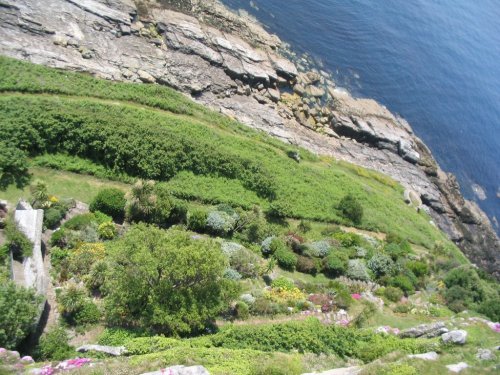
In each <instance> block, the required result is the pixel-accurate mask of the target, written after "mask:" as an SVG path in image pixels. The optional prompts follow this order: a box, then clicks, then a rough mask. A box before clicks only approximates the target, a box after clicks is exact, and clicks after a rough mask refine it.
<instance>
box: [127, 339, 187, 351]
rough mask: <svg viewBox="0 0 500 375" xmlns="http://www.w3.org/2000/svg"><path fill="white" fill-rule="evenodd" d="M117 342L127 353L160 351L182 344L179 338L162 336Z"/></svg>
mask: <svg viewBox="0 0 500 375" xmlns="http://www.w3.org/2000/svg"><path fill="white" fill-rule="evenodd" d="M119 344H120V345H123V346H125V348H126V349H127V355H142V354H148V353H154V352H161V351H164V350H168V349H171V348H174V347H176V346H182V345H183V344H182V341H181V340H177V339H173V338H170V337H163V336H153V337H136V338H128V339H124V340H123V342H120V343H119Z"/></svg>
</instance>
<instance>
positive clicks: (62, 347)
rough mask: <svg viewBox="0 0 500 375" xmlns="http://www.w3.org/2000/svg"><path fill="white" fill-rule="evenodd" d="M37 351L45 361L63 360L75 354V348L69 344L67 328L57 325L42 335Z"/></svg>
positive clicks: (39, 356) (38, 355)
mask: <svg viewBox="0 0 500 375" xmlns="http://www.w3.org/2000/svg"><path fill="white" fill-rule="evenodd" d="M36 353H37V357H38V358H40V359H42V360H45V361H48V360H52V361H62V360H64V359H67V358H70V357H72V356H74V355H75V348H74V347H72V346H70V345H69V336H68V333H67V332H66V330H65V329H64V328H62V327H57V326H56V327H53V328H50V329H49V330H48V331H47V332H46V333H44V334H43V335H42V337H41V338H40V343H39V344H38V346H37V348H36Z"/></svg>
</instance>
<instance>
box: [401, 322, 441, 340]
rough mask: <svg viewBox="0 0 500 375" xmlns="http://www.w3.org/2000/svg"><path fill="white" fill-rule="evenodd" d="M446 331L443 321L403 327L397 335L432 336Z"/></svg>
mask: <svg viewBox="0 0 500 375" xmlns="http://www.w3.org/2000/svg"><path fill="white" fill-rule="evenodd" d="M446 332H448V329H447V328H446V327H445V325H444V323H443V322H436V323H432V324H420V325H418V326H416V327H412V328H408V329H405V330H404V331H401V333H400V334H399V337H401V338H417V337H424V338H432V337H437V336H439V335H442V334H443V333H446Z"/></svg>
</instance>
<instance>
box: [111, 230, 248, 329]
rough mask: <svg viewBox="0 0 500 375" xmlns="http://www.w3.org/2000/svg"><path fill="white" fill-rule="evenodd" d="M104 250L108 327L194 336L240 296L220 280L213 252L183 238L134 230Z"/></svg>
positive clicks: (219, 261) (208, 245)
mask: <svg viewBox="0 0 500 375" xmlns="http://www.w3.org/2000/svg"><path fill="white" fill-rule="evenodd" d="M107 250H108V252H109V256H108V260H109V268H108V274H107V277H106V281H105V288H104V289H105V292H106V297H105V309H106V315H107V320H108V323H109V324H111V325H115V326H135V327H143V328H147V329H150V330H153V331H156V332H160V333H168V334H174V335H175V334H189V333H195V332H199V331H201V330H203V328H204V327H205V325H206V324H207V322H209V321H210V320H211V319H213V318H214V317H215V316H216V315H217V314H218V313H219V312H220V311H222V310H224V309H226V308H227V304H228V301H229V300H231V299H232V298H233V297H234V296H236V295H239V293H240V292H239V290H237V288H235V287H234V285H233V282H231V281H229V280H227V279H223V278H222V276H223V274H224V270H225V269H226V267H227V260H226V259H225V257H224V255H223V253H222V252H221V251H220V249H219V246H218V245H217V244H215V243H214V242H212V241H210V240H199V239H198V240H196V239H192V238H191V236H190V235H189V234H188V233H186V232H182V231H178V230H170V231H164V230H161V229H158V228H155V227H152V226H146V225H144V224H140V225H137V226H134V227H132V228H131V229H130V230H129V231H128V232H127V233H126V234H125V236H124V237H122V238H121V239H120V240H118V241H116V242H114V243H112V244H111V245H110V246H109V249H107ZM132 271H133V272H132ZM235 293H237V294H235Z"/></svg>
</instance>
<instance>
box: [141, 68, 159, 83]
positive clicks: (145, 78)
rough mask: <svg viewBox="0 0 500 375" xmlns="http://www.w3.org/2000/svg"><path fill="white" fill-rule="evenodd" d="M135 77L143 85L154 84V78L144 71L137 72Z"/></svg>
mask: <svg viewBox="0 0 500 375" xmlns="http://www.w3.org/2000/svg"><path fill="white" fill-rule="evenodd" d="M137 75H138V76H139V79H140V80H141V81H142V82H144V83H154V82H155V81H156V79H155V77H153V76H152V75H151V74H149V73H148V72H146V71H144V70H138V71H137Z"/></svg>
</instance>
